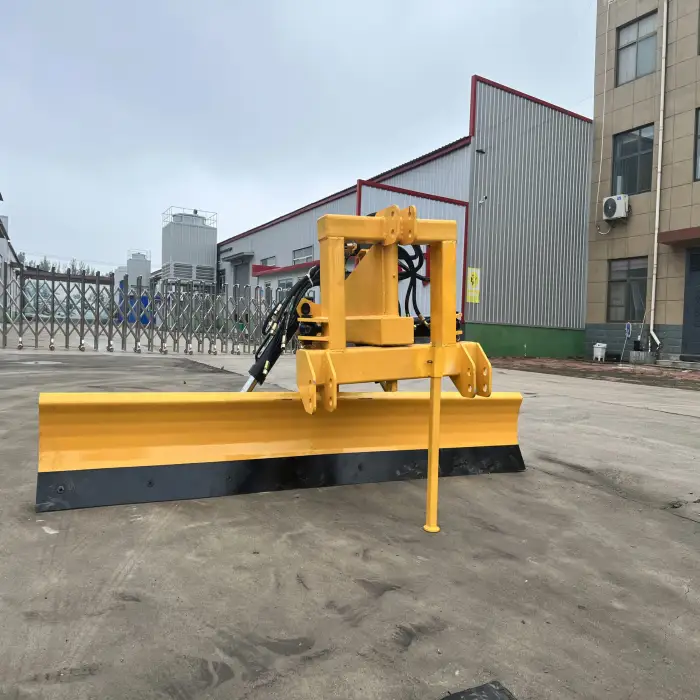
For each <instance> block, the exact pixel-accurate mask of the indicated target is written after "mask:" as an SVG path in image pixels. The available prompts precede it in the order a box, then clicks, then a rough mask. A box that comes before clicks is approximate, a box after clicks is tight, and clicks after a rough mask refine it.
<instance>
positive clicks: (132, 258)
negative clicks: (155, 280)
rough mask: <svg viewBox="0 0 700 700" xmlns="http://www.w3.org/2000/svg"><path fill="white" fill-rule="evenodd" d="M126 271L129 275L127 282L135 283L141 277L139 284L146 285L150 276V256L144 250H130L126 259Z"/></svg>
mask: <svg viewBox="0 0 700 700" xmlns="http://www.w3.org/2000/svg"><path fill="white" fill-rule="evenodd" d="M126 272H127V274H128V275H129V283H130V284H136V280H137V279H138V278H139V277H141V284H142V285H143V286H144V287H147V286H148V282H149V280H150V278H151V256H150V254H149V253H147V252H146V251H141V250H130V251H129V259H128V260H127V261H126Z"/></svg>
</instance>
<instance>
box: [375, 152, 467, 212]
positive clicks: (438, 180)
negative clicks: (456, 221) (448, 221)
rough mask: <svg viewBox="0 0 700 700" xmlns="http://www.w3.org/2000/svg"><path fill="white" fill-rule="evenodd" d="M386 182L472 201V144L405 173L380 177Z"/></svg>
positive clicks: (383, 182)
mask: <svg viewBox="0 0 700 700" xmlns="http://www.w3.org/2000/svg"><path fill="white" fill-rule="evenodd" d="M381 182H382V184H384V185H393V186H394V187H403V188H404V189H407V190H417V191H419V192H426V193H427V194H435V195H440V196H441V197H449V198H450V199H461V200H463V201H466V202H468V201H469V147H468V146H465V147H464V148H460V149H459V150H457V151H453V152H452V153H448V154H447V155H444V156H441V157H440V158H437V159H436V160H433V161H430V162H429V163H425V165H419V166H418V167H416V168H413V169H412V170H408V171H406V172H405V173H400V174H399V175H394V176H393V177H390V178H387V179H386V180H381Z"/></svg>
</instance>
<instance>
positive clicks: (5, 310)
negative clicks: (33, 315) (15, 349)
mask: <svg viewBox="0 0 700 700" xmlns="http://www.w3.org/2000/svg"><path fill="white" fill-rule="evenodd" d="M9 269H10V266H9V264H7V263H3V265H2V347H3V348H6V347H7V317H8V314H9V313H10V309H9V308H8V307H7V271H8V270H9Z"/></svg>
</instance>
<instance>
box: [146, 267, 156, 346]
mask: <svg viewBox="0 0 700 700" xmlns="http://www.w3.org/2000/svg"><path fill="white" fill-rule="evenodd" d="M155 329H156V283H155V282H154V281H153V280H149V281H148V300H147V303H146V338H147V339H148V352H153V340H154V335H155Z"/></svg>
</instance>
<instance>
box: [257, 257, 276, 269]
mask: <svg viewBox="0 0 700 700" xmlns="http://www.w3.org/2000/svg"><path fill="white" fill-rule="evenodd" d="M260 264H261V265H265V267H277V256H276V255H268V256H267V257H266V258H260Z"/></svg>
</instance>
